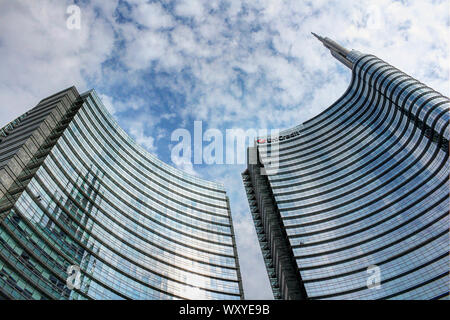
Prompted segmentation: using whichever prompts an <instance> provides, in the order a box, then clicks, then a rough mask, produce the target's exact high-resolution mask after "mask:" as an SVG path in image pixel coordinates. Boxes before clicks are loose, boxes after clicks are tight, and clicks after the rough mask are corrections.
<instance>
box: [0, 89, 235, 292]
mask: <svg viewBox="0 0 450 320" xmlns="http://www.w3.org/2000/svg"><path fill="white" fill-rule="evenodd" d="M0 298H9V299H240V298H243V290H242V285H241V278H240V271H239V263H238V257H237V252H236V245H235V238H234V231H233V226H232V220H231V213H230V206H229V202H228V197H227V195H226V193H225V191H224V188H223V186H222V185H220V184H217V183H213V182H209V181H205V180H202V179H200V178H197V177H194V176H191V175H188V174H186V173H184V172H182V171H180V170H177V169H175V168H173V167H171V166H169V165H167V164H165V163H164V162H162V161H160V160H158V159H157V158H156V157H155V156H153V155H151V154H149V153H148V152H147V151H146V150H145V149H143V148H142V147H140V146H139V145H137V144H136V143H135V142H134V141H133V140H132V139H131V138H130V137H129V136H128V135H127V134H126V133H125V132H124V131H123V130H122V129H121V128H120V127H119V126H118V124H117V123H116V121H115V120H114V119H113V118H112V116H111V115H110V114H109V113H108V112H107V110H106V109H105V107H104V106H103V105H102V103H101V101H100V100H99V98H98V96H97V94H96V93H95V91H89V92H86V93H84V94H81V95H80V94H79V93H78V92H77V90H76V88H75V87H72V88H69V89H67V90H64V91H62V92H59V93H57V94H55V95H52V96H50V97H48V98H46V99H44V100H42V101H41V102H40V103H39V104H38V105H37V106H36V107H35V108H33V109H32V110H30V111H29V112H27V113H25V114H24V115H23V116H21V117H19V118H18V119H16V120H14V121H13V122H11V123H10V124H8V125H7V126H6V127H5V128H3V129H1V131H0Z"/></svg>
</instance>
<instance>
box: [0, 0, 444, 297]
mask: <svg viewBox="0 0 450 320" xmlns="http://www.w3.org/2000/svg"><path fill="white" fill-rule="evenodd" d="M72 4H76V5H78V6H79V7H80V8H81V25H80V29H70V28H68V27H67V19H68V18H69V17H70V15H69V14H68V13H67V8H68V6H69V5H72ZM449 11H450V4H449V0H354V1H353V0H335V1H333V0H313V1H306V0H252V1H245V0H242V1H239V0H160V1H146V0H127V1H124V0H108V1H101V0H80V1H64V0H32V1H30V0H0V101H1V106H0V127H2V126H3V125H4V124H6V123H7V122H9V121H10V120H12V119H13V118H15V117H16V116H19V115H20V114H22V113H23V112H25V111H26V110H28V109H30V108H31V107H33V106H34V105H36V104H37V103H38V102H39V100H41V99H42V98H44V97H46V96H48V95H50V94H52V93H54V92H56V91H59V90H62V89H65V88H66V87H69V86H72V85H76V87H77V88H78V90H79V91H80V92H83V91H86V90H88V89H91V88H95V89H96V91H97V92H98V93H99V95H100V96H101V98H102V100H103V102H104V104H105V105H106V106H107V107H108V109H109V110H110V111H111V112H112V113H113V114H114V116H115V117H116V119H117V120H118V122H119V123H120V125H121V126H122V127H123V128H124V129H125V130H126V131H127V132H128V133H129V134H130V135H131V136H132V137H133V138H134V139H135V140H136V141H137V142H138V143H140V144H142V145H143V146H144V147H145V148H146V149H148V150H149V151H150V152H152V153H154V154H156V155H157V156H158V157H159V158H160V159H162V160H164V161H166V162H168V163H171V164H172V165H176V166H178V167H180V168H182V169H184V170H186V171H189V172H191V173H193V174H196V175H198V176H201V177H203V178H207V179H211V180H216V181H221V182H223V183H224V184H225V186H226V188H227V190H228V193H229V195H230V198H231V207H232V212H233V218H234V221H235V224H236V226H235V227H236V232H237V241H238V249H239V253H240V260H241V268H242V273H243V278H244V289H245V293H246V296H247V298H249V299H271V298H272V293H271V290H270V286H269V283H268V279H267V275H266V272H265V269H264V265H263V262H262V258H261V254H260V251H259V247H258V244H257V242H256V236H255V234H254V230H253V226H252V221H251V216H250V214H249V210H248V204H247V201H246V199H245V192H244V189H243V186H242V183H241V180H240V173H241V172H242V171H243V170H244V169H245V166H243V165H237V164H235V165H213V166H211V165H190V164H186V163H178V162H177V163H172V160H171V157H170V154H171V148H172V147H173V146H174V144H175V143H174V142H171V133H172V132H173V131H174V130H175V129H177V128H186V129H188V130H190V131H193V124H194V121H195V120H199V121H203V130H207V129H209V128H215V129H219V130H221V131H222V132H223V133H224V134H225V130H226V129H231V128H242V129H244V130H246V129H249V128H254V129H265V128H268V129H271V128H280V129H283V128H288V127H291V126H294V125H297V124H300V123H301V122H303V121H304V120H307V119H308V118H310V117H312V116H314V115H316V114H318V113H319V112H321V111H323V110H324V109H325V108H326V107H327V106H329V105H330V104H331V103H332V102H333V101H335V100H336V99H337V98H338V97H339V96H340V95H341V94H343V93H344V91H345V89H346V87H347V85H348V83H349V80H350V70H348V69H346V67H344V66H342V65H340V64H339V63H338V62H337V61H336V60H334V59H333V58H332V57H331V56H330V54H329V52H327V50H325V48H324V47H322V46H321V44H320V43H319V42H318V41H317V40H316V39H315V38H313V37H312V36H311V34H310V32H311V31H314V32H316V33H318V34H321V35H324V36H328V37H330V38H332V39H334V40H336V41H337V42H339V43H341V44H342V45H344V46H345V47H347V48H348V49H357V50H359V51H361V52H366V53H372V54H375V55H377V56H378V57H380V58H382V59H383V60H385V61H387V62H389V63H391V64H393V65H394V66H396V67H398V68H399V69H401V70H403V71H405V72H406V73H408V74H410V75H412V76H413V77H415V78H417V79H418V80H419V81H421V82H423V83H426V84H428V85H429V86H431V87H432V88H434V89H435V90H437V91H439V92H441V93H443V94H444V95H447V96H449V95H450V87H449V70H450V60H449V59H450V58H449V39H450V37H449V27H450V17H449V16H450V13H449Z"/></svg>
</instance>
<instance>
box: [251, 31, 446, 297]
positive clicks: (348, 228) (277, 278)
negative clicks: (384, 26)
mask: <svg viewBox="0 0 450 320" xmlns="http://www.w3.org/2000/svg"><path fill="white" fill-rule="evenodd" d="M317 38H318V39H319V40H320V41H322V43H323V44H324V45H325V46H326V47H327V48H328V49H330V51H331V53H332V55H333V56H334V57H335V58H337V59H338V60H339V61H340V62H342V63H343V64H344V65H345V66H347V67H349V68H351V70H352V74H353V76H352V80H351V84H350V86H349V88H348V89H347V91H346V92H345V93H344V95H343V96H342V97H341V98H340V99H339V100H338V101H337V102H335V103H334V104H333V105H332V106H331V107H329V108H328V109H326V110H325V111H324V112H322V113H321V114H319V115H318V116H316V117H314V118H313V119H311V120H309V121H307V122H305V123H303V124H301V125H299V126H297V127H295V128H292V129H290V130H286V131H283V132H281V134H280V135H279V136H277V137H264V138H261V139H258V140H257V141H256V142H255V147H254V148H250V149H249V151H250V152H249V160H250V161H249V163H250V164H249V165H248V169H247V170H246V171H245V172H244V173H243V181H244V185H245V188H246V191H247V195H248V200H249V204H250V209H251V213H252V215H253V219H254V223H255V228H256V231H257V234H258V237H259V240H260V245H261V249H262V252H263V256H264V259H265V261H266V265H267V271H268V274H269V278H270V280H271V283H272V288H273V292H274V296H275V298H278V299H440V298H448V297H449V286H450V283H449V281H450V279H449V270H450V260H449V244H450V242H449V241H450V239H449V227H450V225H449V205H450V202H449V155H448V147H449V146H448V143H449V141H448V140H449V106H450V101H449V99H448V98H447V97H444V96H442V95H441V94H439V93H437V92H436V91H434V90H432V89H430V88H428V87H427V86H426V85H424V84H422V83H420V82H418V81H417V80H415V79H413V78H411V77H410V76H408V75H406V74H404V73H403V72H401V71H399V70H397V69H396V68H394V67H392V66H390V65H389V64H387V63H385V62H384V61H382V60H380V59H378V58H377V57H375V56H373V55H368V54H362V53H359V52H357V51H348V50H346V49H344V48H343V47H341V46H340V45H338V44H337V43H335V42H334V41H332V40H330V39H328V38H322V37H319V36H317ZM253 158H255V161H251V160H252V159H253ZM269 159H270V161H271V163H269ZM274 159H276V160H274ZM263 169H264V170H263ZM264 173H266V175H264ZM378 280H380V281H378ZM374 284H376V285H374ZM378 284H379V286H378Z"/></svg>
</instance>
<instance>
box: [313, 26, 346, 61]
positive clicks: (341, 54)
mask: <svg viewBox="0 0 450 320" xmlns="http://www.w3.org/2000/svg"><path fill="white" fill-rule="evenodd" d="M311 33H312V35H313V36H314V37H316V38H317V39H319V41H320V42H322V43H323V45H324V46H325V47H326V48H327V49H329V50H330V52H331V55H332V56H333V57H335V58H336V59H337V60H339V61H340V62H341V63H342V64H344V65H345V66H347V67H348V68H350V69H352V68H353V63H352V62H351V61H350V60H349V59H348V58H347V55H348V54H349V53H350V51H349V50H347V49H345V48H344V47H343V46H341V45H340V44H338V43H337V42H335V41H333V40H331V39H329V38H324V37H321V36H319V35H318V34H316V33H314V32H311Z"/></svg>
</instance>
